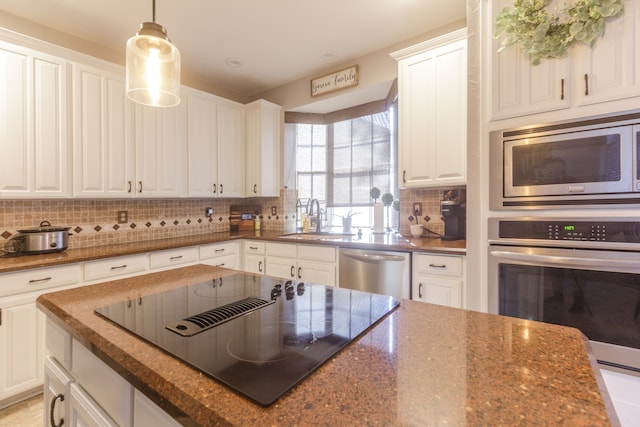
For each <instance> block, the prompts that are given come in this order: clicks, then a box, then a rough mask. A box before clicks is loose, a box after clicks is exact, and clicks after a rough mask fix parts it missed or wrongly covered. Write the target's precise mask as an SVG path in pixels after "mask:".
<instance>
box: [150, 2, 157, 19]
mask: <svg viewBox="0 0 640 427" xmlns="http://www.w3.org/2000/svg"><path fill="white" fill-rule="evenodd" d="M151 10H152V13H153V21H152V22H154V23H155V22H156V0H153V6H152V8H151Z"/></svg>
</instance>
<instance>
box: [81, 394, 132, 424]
mask: <svg viewBox="0 0 640 427" xmlns="http://www.w3.org/2000/svg"><path fill="white" fill-rule="evenodd" d="M69 389H70V391H69V424H68V425H69V426H71V427H118V424H117V423H116V422H115V421H114V420H113V419H111V417H110V416H109V414H107V413H106V412H105V411H104V410H103V409H102V408H101V407H100V405H98V403H96V402H95V401H94V400H93V399H92V398H91V396H90V395H89V394H88V393H87V392H86V391H85V390H84V389H83V388H82V387H80V386H79V385H78V384H76V383H71V385H70V386H69ZM127 425H129V424H127Z"/></svg>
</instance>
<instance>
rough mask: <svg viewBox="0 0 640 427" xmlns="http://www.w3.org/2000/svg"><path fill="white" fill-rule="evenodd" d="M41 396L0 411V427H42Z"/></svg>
mask: <svg viewBox="0 0 640 427" xmlns="http://www.w3.org/2000/svg"><path fill="white" fill-rule="evenodd" d="M42 417H43V407H42V395H41V394H39V395H37V396H34V397H32V398H31V399H28V400H25V401H23V402H20V403H17V404H15V405H13V406H10V407H8V408H5V409H0V427H42V426H43V425H44V423H43V418H42Z"/></svg>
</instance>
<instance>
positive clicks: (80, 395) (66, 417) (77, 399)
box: [43, 319, 180, 427]
mask: <svg viewBox="0 0 640 427" xmlns="http://www.w3.org/2000/svg"><path fill="white" fill-rule="evenodd" d="M46 330H47V334H51V339H47V349H48V351H49V352H50V354H51V355H50V356H46V357H45V358H44V396H43V399H44V408H43V415H44V425H45V426H46V427H53V426H56V427H60V426H61V425H64V426H74V427H116V426H120V427H126V426H129V427H131V426H133V427H147V426H158V427H176V426H179V425H180V424H179V423H178V422H177V421H175V420H174V419H173V418H172V417H171V416H170V415H169V414H167V413H166V412H164V410H162V408H160V407H159V406H158V405H156V404H155V403H153V402H152V401H151V400H150V399H149V398H147V397H146V396H144V395H143V394H142V393H141V392H140V391H138V390H136V389H135V388H134V387H133V385H131V384H130V383H128V382H127V381H125V379H124V378H123V377H121V376H120V375H119V374H117V373H116V372H115V371H114V370H113V369H111V368H110V367H108V366H107V365H106V364H105V363H104V362H103V361H102V360H100V359H99V358H98V357H97V356H96V355H94V354H93V353H91V352H90V351H89V350H88V349H87V348H86V347H84V346H83V345H82V344H80V342H79V341H77V340H75V339H72V337H71V334H70V333H69V332H67V331H66V330H64V329H62V328H61V327H60V326H58V325H57V324H56V323H54V322H53V321H52V320H50V319H47V320H46ZM48 338H49V337H48ZM61 343H63V344H61ZM64 360H67V361H70V362H69V363H63V362H62V361H64ZM70 365H72V366H73V369H71V367H70Z"/></svg>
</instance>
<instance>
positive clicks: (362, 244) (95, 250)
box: [0, 231, 466, 274]
mask: <svg viewBox="0 0 640 427" xmlns="http://www.w3.org/2000/svg"><path fill="white" fill-rule="evenodd" d="M287 234H290V233H288V232H286V231H250V232H219V233H206V234H198V235H193V236H185V237H176V238H165V239H155V240H142V241H136V242H131V243H126V244H122V243H118V244H113V245H100V246H92V247H88V248H78V249H67V250H64V251H62V252H53V253H48V254H40V255H21V256H7V255H5V256H0V274H1V273H6V272H10V271H18V270H27V269H31V268H41V267H51V266H54V265H61V264H72V263H76V262H85V261H92V260H96V259H103V258H111V257H118V256H124V255H133V254H138V253H145V252H152V251H160V250H164V249H174V248H181V247H187V246H197V245H205V244H210V243H220V242H226V241H230V240H238V239H251V240H266V241H273V242H280V243H302V244H310V245H333V246H340V247H349V248H358V249H371V250H388V251H411V252H431V253H443V254H447V253H449V254H457V255H465V254H466V241H465V240H454V241H443V240H441V239H439V238H429V237H420V238H414V237H407V236H402V235H399V234H396V233H385V234H373V233H371V232H368V231H365V232H363V233H362V235H361V236H359V235H358V234H354V235H353V236H351V237H342V238H339V239H337V238H334V237H329V236H327V237H325V238H322V237H318V238H304V237H303V236H297V237H296V236H287ZM309 234H310V235H313V233H309ZM71 238H73V237H71Z"/></svg>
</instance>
